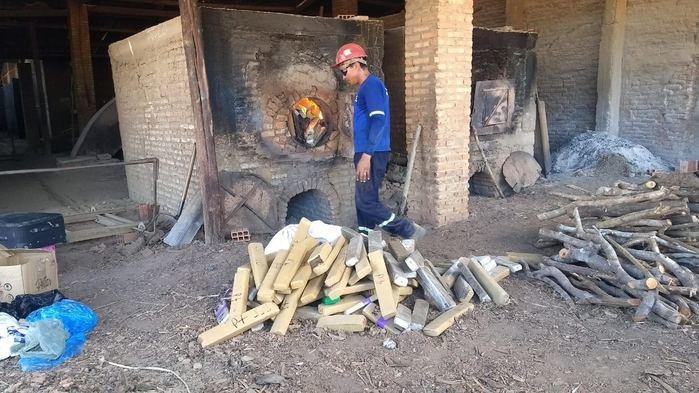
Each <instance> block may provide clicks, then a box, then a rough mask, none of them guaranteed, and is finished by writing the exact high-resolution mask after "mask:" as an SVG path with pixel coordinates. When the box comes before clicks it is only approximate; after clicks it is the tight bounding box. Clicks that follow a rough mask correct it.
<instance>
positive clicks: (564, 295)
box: [534, 276, 573, 302]
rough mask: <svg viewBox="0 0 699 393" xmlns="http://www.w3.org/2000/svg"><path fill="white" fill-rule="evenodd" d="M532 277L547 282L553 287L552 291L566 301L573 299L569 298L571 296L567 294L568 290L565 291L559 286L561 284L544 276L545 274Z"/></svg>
mask: <svg viewBox="0 0 699 393" xmlns="http://www.w3.org/2000/svg"><path fill="white" fill-rule="evenodd" d="M534 278H535V279H537V280H539V281H542V282H545V283H546V284H548V285H549V286H551V288H553V290H554V292H556V293H557V294H558V295H559V296H560V297H562V298H563V300H565V301H566V302H572V301H573V299H571V297H570V295H569V294H568V292H566V291H565V289H563V288H561V286H560V285H558V283H557V282H555V281H553V280H552V279H550V278H548V277H545V276H544V277H534Z"/></svg>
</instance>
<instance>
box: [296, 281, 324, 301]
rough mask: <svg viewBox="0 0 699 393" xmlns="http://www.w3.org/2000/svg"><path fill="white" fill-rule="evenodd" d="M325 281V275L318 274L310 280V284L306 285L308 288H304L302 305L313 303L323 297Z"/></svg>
mask: <svg viewBox="0 0 699 393" xmlns="http://www.w3.org/2000/svg"><path fill="white" fill-rule="evenodd" d="M324 281H325V276H322V275H321V276H318V277H315V278H312V279H311V280H310V281H309V282H308V285H306V288H305V289H304V290H303V294H302V295H301V305H302V306H305V305H306V304H309V303H313V302H314V301H316V299H318V298H319V297H321V294H320V291H321V289H323V282H324Z"/></svg>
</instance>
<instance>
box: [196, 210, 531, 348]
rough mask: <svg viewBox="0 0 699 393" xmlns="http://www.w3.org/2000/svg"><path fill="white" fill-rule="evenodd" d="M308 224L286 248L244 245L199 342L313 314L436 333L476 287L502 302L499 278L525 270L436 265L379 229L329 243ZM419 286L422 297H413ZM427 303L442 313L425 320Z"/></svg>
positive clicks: (345, 234) (327, 321) (319, 320)
mask: <svg viewBox="0 0 699 393" xmlns="http://www.w3.org/2000/svg"><path fill="white" fill-rule="evenodd" d="M309 226H310V222H309V221H308V220H306V219H305V218H304V219H302V220H301V222H300V223H299V225H298V228H297V229H296V232H295V234H294V237H293V240H292V242H291V245H290V248H289V249H288V250H281V251H278V252H277V253H276V255H272V256H269V258H268V256H266V255H265V253H264V248H263V245H262V243H250V244H249V245H248V253H249V256H250V263H249V264H246V265H243V266H241V267H238V268H237V270H236V273H235V277H234V279H233V285H232V288H231V290H230V295H225V296H223V297H222V299H221V300H223V302H220V303H219V304H220V307H219V308H218V309H217V310H216V316H217V320H218V322H219V325H218V326H215V327H213V328H211V329H209V330H207V331H204V332H202V333H201V334H200V335H199V343H200V344H201V345H202V347H208V346H211V345H215V344H218V343H221V342H224V341H226V340H228V339H231V338H233V337H235V336H238V335H240V334H242V333H244V332H245V331H247V330H257V329H262V328H263V327H264V323H265V322H266V321H269V320H273V322H272V323H271V327H270V332H271V333H274V334H278V335H285V334H286V333H287V331H288V329H289V325H290V324H291V322H292V320H293V319H306V320H308V319H311V320H315V321H316V326H317V327H318V328H324V329H329V330H337V331H346V332H361V331H364V330H365V329H366V328H368V325H369V323H370V322H371V323H373V324H374V325H376V326H377V327H378V328H380V329H385V330H387V331H388V332H390V333H399V332H401V331H406V330H412V331H422V332H423V333H424V334H425V335H427V336H438V335H440V334H442V333H443V332H444V331H445V330H446V329H447V328H449V327H450V326H451V325H452V324H453V323H454V322H455V320H456V319H457V318H459V317H460V316H461V315H463V314H465V313H467V312H469V311H471V310H472V309H473V304H472V303H471V302H470V300H471V299H472V297H473V296H474V293H475V294H476V295H477V296H478V297H479V299H480V300H481V302H487V301H492V302H494V303H495V304H505V303H507V302H508V299H509V296H508V294H507V293H506V292H505V291H504V290H503V289H502V287H500V285H499V284H498V283H497V282H498V281H499V280H501V279H503V278H505V277H507V276H508V275H509V274H510V272H513V271H517V270H520V269H521V268H522V267H521V266H520V265H519V264H516V263H512V262H510V261H509V260H507V259H506V258H490V257H472V258H459V260H456V261H453V262H451V263H443V264H437V266H435V265H433V264H432V263H431V262H430V261H429V260H427V259H425V258H424V257H423V256H422V255H421V254H420V252H419V251H418V250H415V249H414V242H412V243H411V241H401V240H399V239H396V238H392V237H390V238H386V239H385V240H384V239H383V236H382V232H381V231H369V236H365V235H361V234H359V233H357V232H354V231H352V230H351V229H348V228H343V229H342V236H340V237H339V238H337V240H335V241H334V242H332V243H328V242H321V241H319V240H318V239H316V238H314V237H312V236H310V235H309V233H308V232H309ZM270 262H271V264H270ZM417 289H420V290H421V291H420V292H421V293H422V295H423V296H422V297H424V299H422V298H419V297H418V296H415V295H417V294H418V292H417V291H416V290H417ZM414 291H415V293H414ZM409 296H411V299H409V301H406V302H405V303H403V300H404V299H406V298H407V297H409ZM228 299H229V300H230V303H228V302H227V300H228ZM408 305H412V307H411V308H409V307H408ZM248 307H249V308H248ZM430 307H432V308H434V309H436V310H437V311H438V312H439V314H438V315H437V316H436V317H435V318H433V319H432V320H431V321H429V322H428V317H429V315H430V314H429V310H430Z"/></svg>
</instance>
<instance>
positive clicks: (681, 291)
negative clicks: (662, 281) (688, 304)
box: [665, 286, 699, 299]
mask: <svg viewBox="0 0 699 393" xmlns="http://www.w3.org/2000/svg"><path fill="white" fill-rule="evenodd" d="M665 288H666V289H667V291H668V292H670V293H672V294H676V295H682V296H687V297H693V298H697V299H699V289H697V288H690V287H675V286H668V287H665Z"/></svg>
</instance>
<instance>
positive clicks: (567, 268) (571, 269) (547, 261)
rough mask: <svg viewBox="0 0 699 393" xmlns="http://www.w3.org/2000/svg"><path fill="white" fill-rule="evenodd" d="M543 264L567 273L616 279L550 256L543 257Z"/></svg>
mask: <svg viewBox="0 0 699 393" xmlns="http://www.w3.org/2000/svg"><path fill="white" fill-rule="evenodd" d="M564 250H565V249H564ZM544 265H548V266H553V267H555V268H557V269H559V270H561V271H564V272H568V273H575V274H580V275H583V276H589V277H595V278H603V279H606V280H615V279H616V276H612V275H609V274H605V273H601V272H600V271H599V270H595V269H590V268H589V267H584V266H577V265H573V264H569V263H563V262H558V261H554V260H553V259H551V258H544Z"/></svg>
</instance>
